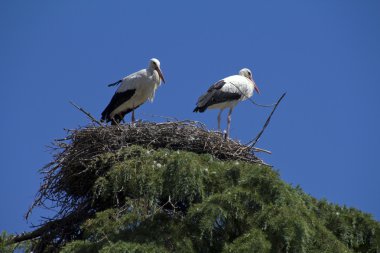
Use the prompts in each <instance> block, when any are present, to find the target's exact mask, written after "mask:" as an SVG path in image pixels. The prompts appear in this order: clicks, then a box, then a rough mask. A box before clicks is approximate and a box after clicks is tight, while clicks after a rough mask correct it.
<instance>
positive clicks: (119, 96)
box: [102, 89, 136, 122]
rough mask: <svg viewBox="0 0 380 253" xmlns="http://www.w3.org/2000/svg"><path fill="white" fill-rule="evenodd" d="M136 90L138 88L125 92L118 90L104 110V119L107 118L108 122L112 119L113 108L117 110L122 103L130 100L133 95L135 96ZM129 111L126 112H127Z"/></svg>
mask: <svg viewBox="0 0 380 253" xmlns="http://www.w3.org/2000/svg"><path fill="white" fill-rule="evenodd" d="M135 92H136V89H133V90H126V91H123V92H116V93H115V95H113V97H112V99H111V101H110V102H109V104H108V105H107V107H106V109H104V111H103V112H102V120H106V121H107V122H109V121H111V120H112V119H111V118H110V114H111V113H112V112H113V110H115V109H116V108H118V107H119V106H120V105H122V104H123V103H125V102H126V101H128V100H129V99H130V98H131V97H133V95H134V94H135ZM128 112H130V111H128ZM128 112H126V113H125V114H127V113H128ZM125 114H124V115H125Z"/></svg>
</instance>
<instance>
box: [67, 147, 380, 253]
mask: <svg viewBox="0 0 380 253" xmlns="http://www.w3.org/2000/svg"><path fill="white" fill-rule="evenodd" d="M83 166H87V167H88V171H94V172H98V174H97V175H96V177H94V178H91V180H92V181H91V183H90V182H87V183H86V187H89V189H90V191H89V192H90V194H92V199H93V207H94V209H95V210H98V211H97V212H96V215H95V216H94V217H93V218H91V219H88V220H86V221H85V222H84V223H83V224H82V225H81V232H82V233H81V235H82V240H77V241H73V242H71V243H69V244H67V245H66V246H65V247H64V248H63V250H62V252H78V253H79V252H189V253H190V252H206V253H207V252H262V253H272V252H273V253H277V252H297V253H298V252H299V253H302V252H305V253H306V252H307V253H309V252H312V253H313V252H315V253H317V252H318V253H320V252H326V253H327V252H329V253H340V252H342V253H343V252H378V250H379V249H380V243H379V238H380V225H379V223H378V222H376V221H374V220H373V219H372V218H371V217H370V216H369V215H367V214H364V213H362V212H360V211H357V210H355V209H349V208H345V207H339V206H336V205H332V204H329V203H327V202H326V201H318V200H315V199H314V198H312V197H310V196H308V195H306V194H304V193H303V192H302V190H301V189H299V188H292V187H291V186H289V185H287V184H286V183H284V182H283V181H282V180H280V178H279V175H278V173H277V172H276V171H274V170H272V169H271V168H270V167H267V166H264V165H259V164H252V163H247V162H240V161H221V160H218V159H215V158H214V157H212V156H211V155H207V154H206V155H205V154H201V155H200V154H195V153H191V152H185V151H170V150H167V149H158V150H149V149H145V148H142V147H139V146H132V147H128V148H122V149H120V150H119V151H118V152H116V153H104V154H102V155H99V156H97V157H96V159H94V160H92V161H90V162H89V163H88V164H86V165H83Z"/></svg>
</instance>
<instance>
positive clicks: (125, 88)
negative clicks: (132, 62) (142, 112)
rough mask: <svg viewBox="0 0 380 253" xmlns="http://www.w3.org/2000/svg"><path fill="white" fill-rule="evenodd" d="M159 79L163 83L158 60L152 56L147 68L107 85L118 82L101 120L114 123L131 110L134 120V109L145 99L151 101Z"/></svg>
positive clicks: (118, 121)
mask: <svg viewBox="0 0 380 253" xmlns="http://www.w3.org/2000/svg"><path fill="white" fill-rule="evenodd" d="M161 80H162V81H163V82H164V83H165V79H164V76H163V74H162V71H161V68H160V61H159V60H157V59H155V58H152V59H151V60H150V61H149V65H148V68H147V69H142V70H140V71H137V72H135V73H133V74H130V75H129V76H126V77H124V78H123V79H121V80H119V81H117V82H114V83H111V84H110V85H108V86H114V85H118V84H120V86H119V88H118V89H117V90H116V92H115V94H114V95H113V97H112V99H111V101H110V102H109V104H108V106H107V107H106V109H104V111H103V112H102V118H101V121H106V122H110V121H111V125H116V124H118V123H120V121H121V120H123V119H124V116H125V115H126V114H128V113H130V112H132V122H135V109H136V108H138V107H139V106H140V105H142V104H143V103H145V102H146V101H147V100H150V101H151V102H153V99H154V94H155V92H156V89H157V88H158V87H159V86H160V84H161Z"/></svg>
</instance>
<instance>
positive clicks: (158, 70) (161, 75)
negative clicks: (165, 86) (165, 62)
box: [156, 67, 165, 83]
mask: <svg viewBox="0 0 380 253" xmlns="http://www.w3.org/2000/svg"><path fill="white" fill-rule="evenodd" d="M156 70H157V73H158V76H159V77H160V78H161V80H162V81H163V82H164V83H165V78H164V75H163V74H162V71H161V68H160V67H157V68H156Z"/></svg>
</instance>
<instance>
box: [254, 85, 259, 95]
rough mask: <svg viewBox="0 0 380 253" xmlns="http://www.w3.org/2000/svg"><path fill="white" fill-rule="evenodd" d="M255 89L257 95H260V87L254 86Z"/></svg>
mask: <svg viewBox="0 0 380 253" xmlns="http://www.w3.org/2000/svg"><path fill="white" fill-rule="evenodd" d="M254 87H255V91H256V92H257V94H260V90H259V87H257V85H256V84H255V85H254Z"/></svg>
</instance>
